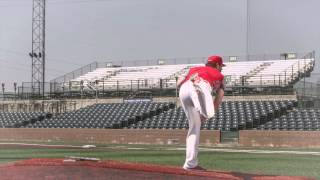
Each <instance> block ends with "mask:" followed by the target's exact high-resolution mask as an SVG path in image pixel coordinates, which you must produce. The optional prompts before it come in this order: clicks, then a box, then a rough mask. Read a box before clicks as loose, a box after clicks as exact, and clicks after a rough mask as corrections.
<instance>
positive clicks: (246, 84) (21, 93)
mask: <svg viewBox="0 0 320 180" xmlns="http://www.w3.org/2000/svg"><path fill="white" fill-rule="evenodd" d="M247 58H249V60H254V61H260V60H261V61H265V60H271V59H283V56H281V55H250V56H237V61H245V60H247ZM296 58H297V59H313V60H314V59H315V53H314V52H310V53H298V54H297V56H296ZM224 59H225V61H226V62H228V59H229V56H227V57H224ZM160 61H162V62H163V63H165V64H166V65H169V64H199V63H204V62H205V61H206V58H172V59H155V60H142V61H119V62H117V63H111V62H104V63H98V62H94V63H91V64H89V65H87V66H85V67H82V68H80V69H78V70H76V71H73V72H71V73H68V74H66V75H64V76H61V77H59V78H56V79H54V80H52V81H50V82H46V83H45V84H44V86H42V84H41V85H39V86H38V87H44V88H45V89H44V92H45V94H44V95H43V94H42V93H41V92H42V90H40V89H39V91H34V90H33V89H32V84H31V83H28V82H24V83H23V84H22V86H20V87H18V88H17V92H15V93H6V92H3V93H2V99H13V98H14V99H41V98H42V99H51V98H63V97H65V98H72V97H75V98H79V97H108V96H122V95H123V93H127V92H132V91H139V90H148V91H152V92H153V93H155V95H165V94H167V93H168V94H171V95H176V81H175V78H174V77H171V79H148V78H146V79H138V80H127V81H123V80H122V81H110V80H108V81H102V80H97V81H94V82H86V83H82V84H81V82H79V81H73V80H74V79H75V78H77V77H79V76H80V75H83V74H86V73H88V72H91V71H94V70H95V69H97V68H101V67H110V66H111V65H112V66H116V67H117V66H121V67H130V66H144V65H158V63H159V62H160ZM302 63H303V64H301V62H298V63H296V64H294V65H292V67H289V68H287V69H286V70H284V71H283V72H281V73H279V74H263V75H250V76H246V75H244V76H238V75H236V74H235V75H226V76H225V81H226V82H225V83H226V87H227V89H226V90H229V91H230V93H232V94H245V93H248V90H250V89H251V90H253V91H255V92H262V93H264V92H268V93H282V92H281V91H283V93H293V89H292V86H293V84H294V83H296V82H297V81H299V80H301V79H302V78H303V77H305V76H307V75H308V73H309V71H311V70H312V68H313V66H314V63H315V62H314V61H312V63H313V64H311V65H310V66H306V65H305V62H302ZM300 67H305V69H303V70H300V71H294V69H300ZM294 72H296V73H294ZM270 88H273V89H274V90H275V92H272V90H270ZM280 89H281V90H280ZM270 91H271V92H270ZM251 92H252V91H251Z"/></svg>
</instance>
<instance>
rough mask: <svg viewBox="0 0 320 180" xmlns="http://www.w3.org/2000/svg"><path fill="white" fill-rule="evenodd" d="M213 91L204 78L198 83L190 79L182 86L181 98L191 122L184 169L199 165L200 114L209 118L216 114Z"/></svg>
mask: <svg viewBox="0 0 320 180" xmlns="http://www.w3.org/2000/svg"><path fill="white" fill-rule="evenodd" d="M211 91H212V89H211V86H210V85H209V84H208V83H207V82H205V81H203V80H200V81H198V82H197V83H193V82H191V81H190V80H188V81H186V82H185V83H183V84H182V86H181V88H180V92H179V98H180V101H181V105H182V108H183V110H184V112H185V113H186V116H187V119H188V123H189V131H188V134H187V138H186V160H185V163H184V165H183V168H184V169H188V168H194V167H196V166H197V165H198V157H197V156H198V145H199V138H200V128H201V119H200V114H201V115H202V116H203V117H205V118H207V119H209V118H212V117H213V116H214V104H213V99H212V95H211Z"/></svg>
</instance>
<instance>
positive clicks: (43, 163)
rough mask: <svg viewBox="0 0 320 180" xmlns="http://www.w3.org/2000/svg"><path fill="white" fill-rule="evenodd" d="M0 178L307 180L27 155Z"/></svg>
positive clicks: (4, 168)
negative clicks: (39, 157) (35, 157)
mask: <svg viewBox="0 0 320 180" xmlns="http://www.w3.org/2000/svg"><path fill="white" fill-rule="evenodd" d="M0 174H1V179H15V180H20V179H21V180H22V179H23V180H28V179H30V180H31V179H32V180H40V179H41V180H43V179H44V180H51V179H59V180H60V179H62V180H64V179H77V180H84V179H86V180H87V179H90V180H91V179H101V180H102V179H117V180H128V179H130V180H144V179H145V180H147V179H148V180H149V179H157V180H161V179H166V180H167V179H174V180H176V179H187V180H188V179H190V180H191V179H195V178H197V179H198V180H207V179H211V180H215V179H216V180H223V179H228V180H229V179H231V180H240V179H252V180H262V179H263V180H307V179H308V180H309V179H310V178H305V177H289V176H265V175H254V174H243V173H235V172H225V171H186V170H183V169H182V168H181V167H173V166H160V165H150V164H141V163H128V162H120V161H95V160H94V161H93V160H83V159H82V160H81V159H77V160H74V159H30V160H24V161H19V162H15V163H11V164H7V165H2V166H0Z"/></svg>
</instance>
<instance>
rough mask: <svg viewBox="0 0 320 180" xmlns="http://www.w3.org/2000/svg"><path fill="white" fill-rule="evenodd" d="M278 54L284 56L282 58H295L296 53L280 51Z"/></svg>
mask: <svg viewBox="0 0 320 180" xmlns="http://www.w3.org/2000/svg"><path fill="white" fill-rule="evenodd" d="M280 56H282V57H284V59H285V60H286V59H296V58H297V54H296V53H281V54H280Z"/></svg>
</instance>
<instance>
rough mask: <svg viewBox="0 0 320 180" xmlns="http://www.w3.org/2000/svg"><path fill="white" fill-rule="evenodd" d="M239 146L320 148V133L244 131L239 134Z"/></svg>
mask: <svg viewBox="0 0 320 180" xmlns="http://www.w3.org/2000/svg"><path fill="white" fill-rule="evenodd" d="M239 145H240V146H249V147H294V148H320V132H319V131H253V130H243V131H240V132H239Z"/></svg>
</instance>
